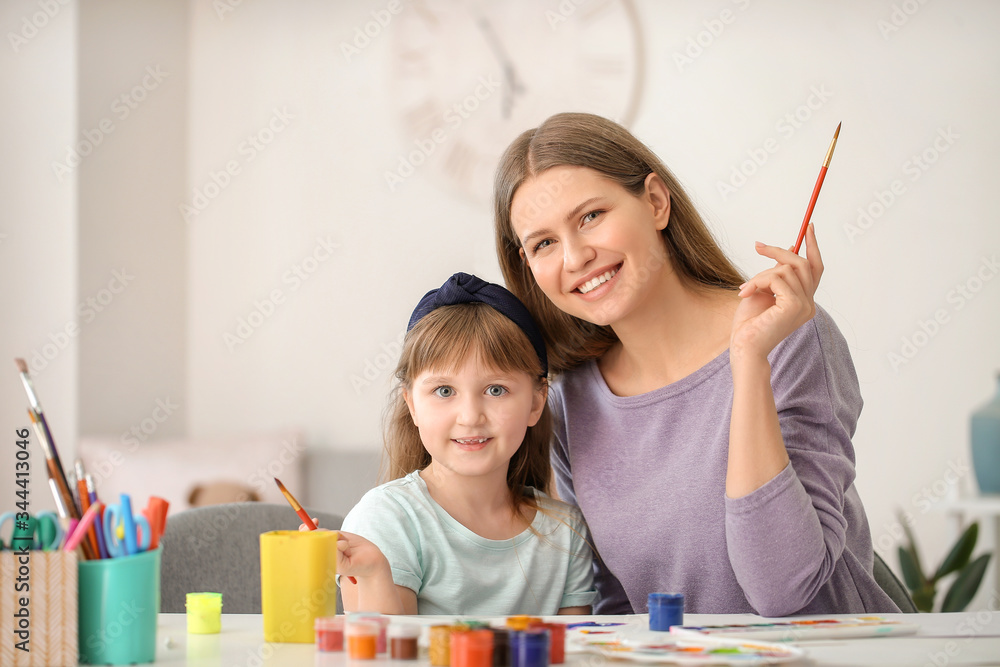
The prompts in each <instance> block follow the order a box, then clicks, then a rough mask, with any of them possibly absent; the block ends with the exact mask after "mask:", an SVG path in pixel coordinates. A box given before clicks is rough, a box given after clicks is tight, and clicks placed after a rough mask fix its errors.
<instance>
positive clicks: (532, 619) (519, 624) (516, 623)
mask: <svg viewBox="0 0 1000 667" xmlns="http://www.w3.org/2000/svg"><path fill="white" fill-rule="evenodd" d="M541 622H542V619H540V618H538V617H537V616H508V617H507V627H508V628H510V629H511V630H527V629H528V626H529V625H531V624H532V623H541Z"/></svg>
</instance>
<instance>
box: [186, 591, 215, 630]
mask: <svg viewBox="0 0 1000 667" xmlns="http://www.w3.org/2000/svg"><path fill="white" fill-rule="evenodd" d="M184 606H185V608H186V609H187V631H188V633H190V634H192V635H214V634H218V633H219V631H220V630H222V593H188V594H187V597H186V600H185V604H184Z"/></svg>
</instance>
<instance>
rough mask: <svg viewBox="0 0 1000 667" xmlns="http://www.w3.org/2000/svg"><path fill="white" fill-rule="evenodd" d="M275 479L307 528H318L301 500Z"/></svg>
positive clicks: (353, 582) (353, 580)
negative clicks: (300, 502) (303, 507)
mask: <svg viewBox="0 0 1000 667" xmlns="http://www.w3.org/2000/svg"><path fill="white" fill-rule="evenodd" d="M274 481H275V483H276V484H277V485H278V490H280V491H281V495H283V496H284V497H285V500H287V501H288V504H289V505H291V506H292V509H293V510H295V513H296V514H298V515H299V518H300V519H302V523H304V524H305V526H306V528H308V529H309V530H316V528H317V527H318V526H316V524H315V523H314V522H313V520H312V517H311V516H309V512H307V511H305V510H304V509H302V505H300V504H299V501H297V500H296V499H295V496H293V495H292V494H291V493H289V492H288V489H286V488H285V485H284V484H282V483H281V480H280V479H278V478H277V477H275V478H274ZM344 576H346V577H347V578H348V579H350V580H351V583H352V584H356V583H358V580H357V579H355V578H354V577H352V576H350V575H344Z"/></svg>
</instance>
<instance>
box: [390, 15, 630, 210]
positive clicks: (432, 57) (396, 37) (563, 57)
mask: <svg viewBox="0 0 1000 667" xmlns="http://www.w3.org/2000/svg"><path fill="white" fill-rule="evenodd" d="M391 34H392V40H393V45H392V46H393V51H392V67H391V70H390V72H391V74H390V76H391V84H390V85H391V90H390V95H391V98H392V100H393V104H394V105H395V107H396V110H397V114H398V117H399V119H400V122H401V124H402V127H403V130H404V134H405V137H406V141H405V143H404V144H403V145H402V146H400V149H399V154H398V155H396V156H393V157H391V158H390V159H391V160H392V163H391V167H390V168H389V169H387V171H386V181H387V184H388V185H389V188H390V190H393V191H395V190H396V189H397V188H399V187H403V186H404V185H405V179H406V178H408V177H409V176H410V175H412V174H414V173H417V171H427V172H429V173H430V174H432V175H433V176H434V178H435V179H436V180H438V181H439V182H442V183H446V184H447V185H448V186H450V187H452V188H455V189H457V190H458V191H460V192H462V193H464V194H465V195H467V196H469V197H471V198H472V199H474V200H476V201H477V202H488V201H489V200H490V197H491V193H492V188H493V172H494V170H495V169H496V164H497V160H498V159H499V157H500V154H501V153H502V152H503V150H504V148H506V147H507V145H508V144H509V143H510V141H511V140H513V139H514V138H515V137H516V136H517V135H518V134H520V133H521V132H523V131H524V130H526V129H528V128H531V127H536V126H537V125H538V124H539V123H540V122H541V121H542V120H544V119H545V118H547V117H548V116H550V115H552V114H554V113H558V112H561V111H587V112H591V113H596V114H600V115H602V116H606V117H608V118H612V119H614V120H616V121H618V122H620V123H622V124H623V125H626V126H628V125H629V124H630V123H631V122H632V120H633V118H634V117H635V114H636V110H637V107H638V103H639V98H640V95H641V90H642V80H643V69H644V65H643V58H644V49H643V44H642V35H641V31H640V27H639V21H638V17H637V14H636V11H635V7H634V5H633V4H632V1H631V0H561V1H560V0H544V1H541V2H540V1H539V0H504V1H503V2H496V1H494V2H485V1H482V0H411V1H410V2H407V3H406V4H404V9H403V11H402V12H400V14H399V15H398V16H396V17H395V19H394V21H393V24H392V26H391Z"/></svg>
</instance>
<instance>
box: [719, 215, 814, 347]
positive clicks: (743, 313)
mask: <svg viewBox="0 0 1000 667" xmlns="http://www.w3.org/2000/svg"><path fill="white" fill-rule="evenodd" d="M805 241H806V256H805V257H799V256H798V255H796V254H795V253H793V252H792V251H791V250H785V249H783V248H778V247H776V246H769V245H764V244H763V243H758V244H757V252H758V253H759V254H761V255H763V256H764V257H770V258H771V259H773V260H775V261H777V262H778V264H777V265H776V266H775V267H774V268H771V269H766V270H764V271H761V272H760V273H758V274H757V275H755V276H754V277H753V278H751V279H750V280H748V281H747V282H745V283H744V284H743V285H742V286H741V289H740V296H741V297H742V298H743V301H742V302H741V303H740V305H739V307H738V308H737V309H736V315H735V317H734V318H733V329H732V333H731V334H730V337H729V357H730V360H732V361H740V360H743V359H750V360H753V359H757V360H766V359H767V355H768V354H769V353H770V352H771V350H773V349H774V347H775V346H776V345H777V344H778V343H780V342H781V341H782V340H784V339H785V337H787V336H788V334H790V333H792V332H793V331H795V330H796V329H798V328H799V327H800V326H802V325H803V324H805V323H806V322H808V321H809V320H810V319H812V317H813V316H814V315H815V314H816V303H815V301H814V300H813V296H814V295H815V294H816V288H817V286H819V279H820V276H822V275H823V260H822V258H821V257H820V254H819V246H818V245H817V243H816V230H815V229H814V228H813V226H812V225H811V224H810V225H809V228H808V230H806V239H805Z"/></svg>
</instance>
